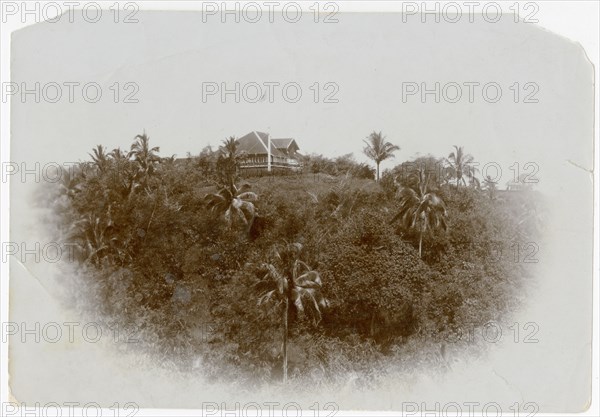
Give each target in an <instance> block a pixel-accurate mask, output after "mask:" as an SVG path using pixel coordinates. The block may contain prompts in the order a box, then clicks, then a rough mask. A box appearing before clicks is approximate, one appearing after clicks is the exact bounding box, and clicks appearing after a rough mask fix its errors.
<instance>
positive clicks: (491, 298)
mask: <svg viewBox="0 0 600 417" xmlns="http://www.w3.org/2000/svg"><path fill="white" fill-rule="evenodd" d="M374 138H379V139H381V142H383V139H384V138H383V136H382V135H381V134H376V135H375V136H374V137H372V139H374ZM379 139H377V140H376V141H375V142H373V143H372V145H373V144H375V143H379V142H378V141H379ZM133 142H134V143H133V144H132V145H131V147H130V150H129V151H127V152H125V151H123V150H121V149H120V148H117V149H114V150H113V151H111V152H107V150H106V149H105V148H104V147H103V146H97V147H96V148H95V149H93V150H92V152H91V153H90V155H89V156H90V160H89V161H85V162H82V163H80V164H79V165H78V166H76V167H75V169H72V170H71V171H69V172H66V171H65V172H64V173H63V174H64V175H63V177H62V178H63V181H62V182H61V183H60V184H57V187H56V188H55V189H53V195H52V196H51V198H50V200H51V204H52V206H53V208H54V210H55V213H56V214H57V216H58V217H59V218H60V220H61V223H60V229H61V231H60V234H61V236H62V239H63V240H64V241H68V242H70V243H75V244H76V245H77V251H76V255H77V260H78V263H79V265H80V267H81V271H82V276H83V277H84V281H83V282H82V285H81V288H75V289H74V291H75V292H76V293H78V294H81V296H82V297H83V296H85V297H86V299H87V300H89V304H90V305H92V306H95V308H96V310H97V311H96V314H98V315H100V316H101V317H106V318H107V319H108V318H110V319H111V320H113V321H116V322H118V323H120V324H121V325H123V326H125V327H127V326H130V327H131V326H133V327H137V328H141V329H144V330H143V333H144V334H145V335H146V336H147V340H153V341H155V342H154V343H153V344H151V346H154V350H155V351H156V352H155V353H156V354H157V355H160V357H161V358H162V357H171V358H173V355H174V354H176V359H178V363H181V364H182V366H184V365H185V364H188V365H189V364H190V363H193V362H194V361H195V360H196V359H197V358H201V362H202V363H203V364H204V365H203V372H204V373H205V375H206V376H207V377H209V378H214V379H217V378H224V379H228V380H235V381H238V382H239V383H240V384H242V383H247V382H248V381H254V380H257V379H258V380H260V381H272V380H274V379H281V378H282V377H283V378H285V375H286V374H287V375H288V376H289V378H290V381H289V382H288V383H296V382H297V383H298V384H300V383H306V384H313V385H316V386H318V385H319V384H323V383H338V382H344V381H343V378H342V377H340V375H356V383H357V384H359V385H360V386H372V384H376V381H377V378H378V377H381V376H382V375H384V374H385V372H387V369H388V368H389V363H390V361H391V362H393V363H395V364H402V366H405V361H406V357H411V358H412V357H415V358H417V357H419V358H424V357H425V356H423V355H429V354H430V352H431V351H434V350H435V349H438V348H439V346H437V347H436V345H435V342H432V339H431V337H432V336H433V337H434V338H435V337H439V336H444V335H447V334H449V333H452V332H455V331H456V330H457V329H465V328H472V327H473V326H480V325H482V324H484V323H485V322H487V321H489V320H498V319H500V318H501V317H502V316H503V315H505V314H508V313H509V312H511V311H513V310H514V309H515V308H516V307H517V306H518V305H519V302H520V299H521V298H522V297H523V296H524V295H523V294H525V292H523V288H524V286H525V283H526V282H527V279H528V277H529V276H530V275H531V267H532V266H533V265H530V264H526V263H523V262H515V253H514V248H515V244H517V246H518V245H523V244H529V243H532V242H536V241H537V239H539V237H540V236H541V233H542V232H543V227H542V226H543V223H544V212H543V210H542V207H543V204H542V203H543V201H542V199H541V196H540V195H539V194H537V193H536V192H535V191H531V190H522V191H514V192H512V191H500V190H497V189H496V187H495V184H492V183H491V182H490V181H484V190H480V189H478V187H466V186H464V185H466V181H464V178H465V176H467V172H470V171H468V168H465V166H466V164H468V161H469V160H470V158H469V156H468V155H466V154H465V153H464V151H463V150H462V148H460V147H456V148H455V152H453V154H454V158H449V161H446V160H444V159H443V158H436V157H434V156H430V155H428V156H425V157H420V158H417V159H415V160H412V161H405V162H403V163H401V164H399V165H398V166H396V167H395V168H393V169H391V170H388V171H386V172H384V174H383V176H382V178H381V180H380V181H379V182H378V183H376V182H374V181H373V172H372V169H368V167H367V168H365V166H364V165H360V164H358V163H356V162H355V161H354V160H353V159H352V157H351V155H344V156H342V157H339V158H336V159H329V158H325V157H322V156H320V155H311V156H309V157H307V158H306V161H305V162H306V164H307V165H306V166H309V167H310V169H311V172H309V173H305V174H304V175H295V176H283V175H282V176H277V177H275V176H266V177H262V178H254V179H253V183H252V188H251V189H252V191H250V186H249V185H244V184H241V183H240V180H239V164H240V163H241V161H243V158H244V155H243V153H241V152H238V151H237V144H236V141H235V139H234V138H229V139H228V140H226V141H224V143H223V146H222V147H221V148H220V149H219V150H218V151H213V150H212V148H210V147H207V148H205V149H204V150H202V152H201V153H200V154H199V155H197V156H190V157H189V158H186V159H175V158H161V157H160V156H159V155H158V152H159V148H158V147H152V146H151V145H150V140H149V138H148V136H146V135H145V134H143V135H138V136H136V137H135V138H134V140H133ZM386 149H387V150H388V151H391V152H393V149H392V148H390V147H389V146H388V147H387V148H386ZM461 161H462V162H461ZM461 167H462V168H461ZM461 173H462V174H461ZM460 175H462V176H460ZM454 179H456V183H455V182H454ZM457 185H463V186H457ZM258 196H260V198H258ZM445 226H447V228H446V229H447V230H445V231H443V230H444V229H445ZM274 242H284V243H278V244H276V245H275V246H274V245H273V243H274ZM285 242H293V243H285ZM300 248H301V251H300ZM521 258H522V257H521ZM309 265H310V266H311V267H309ZM317 271H318V272H317ZM259 300H260V302H259ZM257 304H260V306H258V305H257ZM302 318H308V319H309V320H302ZM286 321H287V325H285V322H286ZM317 323H318V325H316V324H317ZM207 327H209V328H210V331H207V330H206V328H207ZM282 328H283V329H282ZM436 340H437V339H436ZM284 341H285V345H286V348H285V349H282V343H283V342H284ZM174 352H175V353H174ZM286 352H287V353H286ZM399 352H400V353H399ZM420 355H421V356H420ZM419 360H421V359H419ZM423 360H426V359H423ZM398 366H399V365H398ZM293 381H296V382H293Z"/></svg>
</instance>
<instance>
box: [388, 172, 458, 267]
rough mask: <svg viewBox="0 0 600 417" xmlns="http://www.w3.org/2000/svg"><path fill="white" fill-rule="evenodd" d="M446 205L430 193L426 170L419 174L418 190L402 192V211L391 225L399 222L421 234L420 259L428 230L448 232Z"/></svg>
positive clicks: (404, 190) (406, 188) (404, 188)
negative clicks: (439, 229) (424, 237)
mask: <svg viewBox="0 0 600 417" xmlns="http://www.w3.org/2000/svg"><path fill="white" fill-rule="evenodd" d="M446 216H447V212H446V205H445V204H444V201H443V200H442V199H441V198H440V197H439V196H437V195H436V194H435V193H434V192H431V191H429V176H427V177H426V176H425V170H424V169H420V170H419V172H418V183H417V187H416V189H413V188H409V187H403V188H402V189H401V190H400V210H399V211H398V214H396V216H394V218H393V219H392V221H391V222H390V223H394V222H395V221H397V220H400V221H401V222H402V225H403V226H404V227H405V228H406V229H413V230H417V231H418V232H419V258H420V257H421V256H422V248H423V234H424V233H425V232H426V231H427V230H435V229H438V228H442V229H444V230H446V228H447V225H446Z"/></svg>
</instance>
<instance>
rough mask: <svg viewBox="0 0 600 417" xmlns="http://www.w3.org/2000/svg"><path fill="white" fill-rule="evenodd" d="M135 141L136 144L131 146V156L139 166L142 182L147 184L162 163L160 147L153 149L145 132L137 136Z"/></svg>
mask: <svg viewBox="0 0 600 417" xmlns="http://www.w3.org/2000/svg"><path fill="white" fill-rule="evenodd" d="M135 139H136V140H135V142H134V143H133V144H132V145H131V151H130V154H131V156H132V157H133V160H134V161H135V162H136V164H137V165H138V169H139V171H140V174H141V178H142V181H143V182H144V183H145V181H146V179H147V178H148V177H149V176H151V175H153V174H154V172H155V170H156V165H157V164H158V163H159V162H160V157H159V156H158V152H159V151H160V147H158V146H155V147H154V148H151V147H150V138H149V137H148V136H147V135H146V133H145V132H144V133H143V134H141V135H137V136H136V137H135Z"/></svg>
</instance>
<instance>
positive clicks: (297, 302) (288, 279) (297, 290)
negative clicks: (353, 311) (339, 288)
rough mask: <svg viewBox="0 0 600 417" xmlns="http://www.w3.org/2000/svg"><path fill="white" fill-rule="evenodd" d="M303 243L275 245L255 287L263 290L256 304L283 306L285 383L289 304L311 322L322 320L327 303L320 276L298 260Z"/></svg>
mask: <svg viewBox="0 0 600 417" xmlns="http://www.w3.org/2000/svg"><path fill="white" fill-rule="evenodd" d="M301 251H302V245H301V244H300V243H288V242H285V243H284V244H282V245H276V246H275V247H274V248H273V253H272V256H271V259H270V261H269V262H266V263H264V264H263V265H262V266H263V268H264V269H265V270H266V271H267V272H266V274H265V275H264V277H263V279H262V281H261V282H259V284H258V287H259V288H260V289H262V290H263V291H264V293H263V294H262V295H261V296H260V297H259V299H258V305H262V304H266V303H270V302H274V303H275V304H276V306H282V312H281V314H282V322H283V346H282V352H283V382H284V383H286V382H287V354H288V324H289V315H290V307H291V305H293V306H294V308H295V309H296V311H297V312H298V315H299V317H306V316H307V315H310V316H312V318H313V321H314V324H315V325H316V324H318V323H319V322H320V321H321V310H322V309H325V308H327V307H328V306H329V302H328V301H327V299H326V298H325V297H324V296H323V294H322V291H321V287H322V282H321V277H320V275H319V273H318V272H317V271H315V270H313V269H312V268H311V267H310V266H308V265H307V264H306V263H305V262H303V261H301V260H300V253H301Z"/></svg>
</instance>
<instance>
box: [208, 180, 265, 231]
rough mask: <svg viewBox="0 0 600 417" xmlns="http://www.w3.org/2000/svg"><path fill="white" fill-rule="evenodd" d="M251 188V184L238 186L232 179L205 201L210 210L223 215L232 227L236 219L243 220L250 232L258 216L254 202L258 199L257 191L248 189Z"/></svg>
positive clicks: (209, 195)
mask: <svg viewBox="0 0 600 417" xmlns="http://www.w3.org/2000/svg"><path fill="white" fill-rule="evenodd" d="M250 188H251V187H250V185H249V184H244V185H242V186H241V187H239V188H238V187H237V185H235V182H233V181H231V182H230V183H229V184H228V185H223V186H222V187H221V189H220V190H219V191H218V192H216V193H215V194H208V195H206V196H205V197H204V202H205V204H206V207H207V208H208V209H209V210H210V211H212V212H215V213H218V214H219V215H223V217H224V218H225V221H226V222H227V224H228V225H229V226H230V227H231V226H232V225H233V224H234V223H235V222H236V221H241V223H242V224H243V225H244V226H246V229H247V230H246V231H247V232H249V231H250V228H251V227H252V223H253V222H254V219H255V218H256V209H255V207H254V204H253V202H255V201H256V200H258V196H257V195H256V193H253V192H251V191H248V190H249V189H250Z"/></svg>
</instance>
